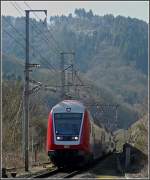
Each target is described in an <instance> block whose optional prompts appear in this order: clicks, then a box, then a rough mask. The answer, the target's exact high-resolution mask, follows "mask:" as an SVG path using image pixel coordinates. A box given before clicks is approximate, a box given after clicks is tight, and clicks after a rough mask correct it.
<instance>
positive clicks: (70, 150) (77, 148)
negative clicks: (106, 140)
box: [47, 100, 90, 166]
mask: <svg viewBox="0 0 150 180" xmlns="http://www.w3.org/2000/svg"><path fill="white" fill-rule="evenodd" d="M89 128H90V123H89V119H88V113H87V111H86V110H85V107H84V106H83V104H81V103H80V102H78V101H71V100H67V101H63V102H61V103H59V104H57V105H56V106H54V107H53V108H52V110H51V112H50V115H49V119H48V128H47V152H48V156H49V157H50V159H51V161H52V162H53V163H54V164H55V165H57V166H63V165H72V163H73V162H74V163H79V162H81V161H85V160H86V159H87V158H88V156H89V154H90V144H89V139H90V131H89Z"/></svg>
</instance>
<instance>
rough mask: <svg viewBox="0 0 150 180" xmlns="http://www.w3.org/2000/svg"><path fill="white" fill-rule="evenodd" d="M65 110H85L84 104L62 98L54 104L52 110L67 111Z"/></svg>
mask: <svg viewBox="0 0 150 180" xmlns="http://www.w3.org/2000/svg"><path fill="white" fill-rule="evenodd" d="M67 110H70V112H79V113H80V112H81V113H82V112H83V111H84V110H85V106H84V105H83V104H82V103H81V102H80V101H77V100H64V101H61V102H60V103H58V104H56V105H55V106H54V107H53V108H52V111H53V112H55V113H56V112H67Z"/></svg>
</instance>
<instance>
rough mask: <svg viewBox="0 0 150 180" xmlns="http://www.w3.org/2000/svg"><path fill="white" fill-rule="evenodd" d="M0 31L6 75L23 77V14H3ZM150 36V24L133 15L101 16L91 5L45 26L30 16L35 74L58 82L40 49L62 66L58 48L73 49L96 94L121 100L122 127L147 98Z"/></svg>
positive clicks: (134, 117)
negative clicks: (0, 32) (37, 65)
mask: <svg viewBox="0 0 150 180" xmlns="http://www.w3.org/2000/svg"><path fill="white" fill-rule="evenodd" d="M12 25H13V26H15V28H16V29H17V30H18V31H19V32H20V33H18V32H16V31H15V29H14V28H13V27H12ZM48 30H49V31H50V32H51V33H49V31H48ZM6 31H7V33H6ZM40 31H41V32H42V33H40ZM2 33H3V34H2V35H3V37H2V43H3V49H2V53H3V78H4V80H5V79H7V80H9V79H14V80H15V79H18V80H20V79H22V77H23V74H24V72H23V69H24V59H25V49H24V48H23V47H25V39H24V38H25V18H24V17H21V18H14V17H10V16H7V17H6V16H3V17H2ZM8 33H9V34H11V35H12V36H13V37H15V39H16V40H17V41H18V42H19V43H18V42H16V40H14V39H13V38H11V36H10V35H8ZM43 35H44V36H47V37H48V39H49V41H50V43H49V44H48V43H47V41H46V40H45V39H44V38H43ZM52 35H53V37H55V41H56V42H57V44H59V47H56V43H55V41H54V40H53V38H52ZM147 41H148V24H147V23H146V22H144V21H141V20H138V19H135V18H130V17H128V18H126V17H123V16H117V17H114V16H113V15H111V14H110V15H105V16H99V15H95V14H93V12H92V11H91V10H90V11H88V12H86V11H85V10H84V9H76V10H75V12H74V14H73V15H72V14H69V15H68V16H52V17H50V18H49V22H48V25H47V26H45V24H44V23H43V22H42V21H40V22H39V21H36V20H35V19H31V20H30V44H31V46H30V60H31V63H40V64H41V67H40V69H39V70H35V71H34V72H33V73H32V76H33V77H34V78H35V79H36V80H40V81H43V82H46V83H49V84H51V85H55V84H56V81H57V83H59V76H58V75H57V74H53V72H52V70H51V72H50V70H49V69H48V68H49V67H48V65H47V64H46V63H45V62H44V60H42V59H41V57H40V56H39V53H38V52H40V53H41V54H42V56H44V58H45V59H47V61H48V62H49V63H51V64H52V65H53V66H54V67H55V68H56V70H57V71H59V67H60V54H59V53H60V51H59V50H60V49H61V50H62V51H63V50H64V51H65V50H66V51H68V50H72V51H75V53H76V56H75V62H74V63H75V65H76V67H77V68H78V69H79V71H80V73H81V74H82V78H83V79H84V80H85V82H88V83H89V82H90V84H92V86H93V87H95V89H94V88H93V89H91V93H93V94H94V98H95V99H96V100H99V101H102V102H103V103H104V102H105V103H106V104H107V103H114V102H115V103H118V104H120V114H119V117H118V118H119V128H124V127H127V126H129V124H131V123H132V122H134V121H136V120H137V118H138V117H139V116H140V113H139V112H140V111H139V109H141V108H142V103H143V102H145V101H146V99H147V69H148V54H147V53H148V42H147ZM20 44H21V45H22V46H23V47H22V46H21V45H20ZM10 47H11V48H10ZM32 47H34V51H33V49H32ZM48 103H49V104H51V98H49V102H48Z"/></svg>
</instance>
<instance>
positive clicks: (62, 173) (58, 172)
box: [32, 155, 111, 178]
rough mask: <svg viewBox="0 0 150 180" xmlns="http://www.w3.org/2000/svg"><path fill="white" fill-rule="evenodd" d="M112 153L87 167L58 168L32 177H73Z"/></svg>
mask: <svg viewBox="0 0 150 180" xmlns="http://www.w3.org/2000/svg"><path fill="white" fill-rule="evenodd" d="M108 156H111V155H106V156H104V157H101V158H99V159H97V160H95V161H94V162H93V163H91V164H90V165H86V166H85V167H81V168H80V169H64V168H56V169H54V170H52V171H47V172H44V173H41V174H38V175H35V176H32V178H71V177H73V176H75V175H77V174H81V173H83V172H86V171H88V170H90V169H92V168H94V167H95V166H96V165H97V164H99V163H102V162H103V160H104V159H105V158H107V157H108Z"/></svg>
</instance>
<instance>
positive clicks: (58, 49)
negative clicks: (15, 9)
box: [24, 1, 62, 53]
mask: <svg viewBox="0 0 150 180" xmlns="http://www.w3.org/2000/svg"><path fill="white" fill-rule="evenodd" d="M24 4H25V5H26V6H27V7H28V8H29V9H30V10H32V8H31V7H30V6H29V4H28V3H27V2H26V1H24ZM33 14H34V15H35V17H37V18H38V20H40V18H39V16H38V15H37V14H36V13H35V12H33ZM47 30H48V29H47ZM48 32H49V33H50V35H51V38H52V39H53V41H54V42H55V45H56V48H57V51H58V52H59V53H60V52H61V51H62V50H61V48H60V46H59V44H58V42H57V41H56V39H55V38H54V36H53V34H52V33H51V31H49V30H48Z"/></svg>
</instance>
